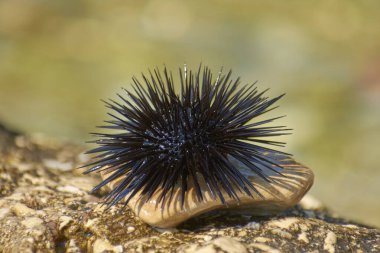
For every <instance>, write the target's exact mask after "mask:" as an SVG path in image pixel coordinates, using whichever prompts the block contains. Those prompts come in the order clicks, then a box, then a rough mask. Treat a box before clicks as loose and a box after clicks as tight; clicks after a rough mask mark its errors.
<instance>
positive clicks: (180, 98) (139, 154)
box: [85, 67, 288, 207]
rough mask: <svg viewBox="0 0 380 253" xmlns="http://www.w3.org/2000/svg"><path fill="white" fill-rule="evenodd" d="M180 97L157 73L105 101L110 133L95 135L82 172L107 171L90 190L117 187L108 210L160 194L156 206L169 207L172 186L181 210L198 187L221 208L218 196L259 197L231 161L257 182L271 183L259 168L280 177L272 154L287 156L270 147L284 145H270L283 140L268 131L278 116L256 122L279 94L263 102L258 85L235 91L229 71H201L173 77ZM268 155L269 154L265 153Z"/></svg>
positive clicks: (275, 130)
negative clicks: (92, 156)
mask: <svg viewBox="0 0 380 253" xmlns="http://www.w3.org/2000/svg"><path fill="white" fill-rule="evenodd" d="M179 79H180V89H181V91H180V94H177V93H176V92H175V84H174V83H175V82H174V79H173V76H172V74H171V72H168V70H167V69H166V68H164V70H163V72H161V71H159V70H158V69H155V70H154V71H153V72H151V71H149V75H144V74H143V75H142V82H141V81H140V80H138V79H137V78H133V85H132V89H133V91H128V90H124V91H125V94H124V95H120V94H118V97H119V98H120V101H119V102H118V101H115V100H112V99H110V100H109V101H104V102H105V104H106V106H107V107H108V108H109V109H110V110H111V111H112V113H108V114H109V115H110V116H111V118H112V119H111V120H109V121H105V122H106V123H107V125H105V126H101V128H106V129H112V130H114V131H115V130H116V131H115V132H113V133H94V135H96V136H98V137H99V139H98V140H96V141H94V143H96V144H97V145H98V147H96V148H94V149H92V150H90V151H88V153H96V154H97V156H96V157H95V161H94V162H92V163H90V164H87V165H86V166H85V167H88V169H87V170H86V171H85V173H90V172H99V171H101V172H102V173H107V174H108V175H109V176H108V177H107V178H106V179H105V180H104V181H103V182H101V183H100V184H99V185H97V186H96V187H95V188H94V189H93V191H96V190H98V189H100V188H101V187H103V186H105V185H107V184H108V183H110V182H114V181H116V180H118V184H117V185H116V186H115V187H114V188H113V189H112V190H111V191H110V193H109V194H108V195H107V197H106V198H105V204H107V205H108V206H112V205H114V204H116V203H117V202H119V201H121V200H123V199H124V200H125V202H124V203H125V205H127V204H128V202H129V201H130V200H131V199H132V198H133V197H134V196H140V198H141V199H142V200H144V201H148V200H149V199H151V198H152V196H153V194H155V193H157V192H158V191H159V190H160V191H159V192H160V194H159V197H158V199H157V200H158V203H161V204H162V207H163V206H164V203H166V202H167V201H168V203H170V202H171V200H172V197H173V192H174V190H175V188H176V187H179V188H180V192H181V196H180V202H181V206H183V204H184V201H185V195H186V192H188V190H189V189H190V188H194V190H195V192H196V197H197V198H198V201H201V200H202V199H203V198H204V193H203V192H202V187H201V185H204V186H205V187H206V189H207V190H208V192H209V193H210V194H211V196H212V197H213V198H214V199H219V200H220V201H221V202H222V203H225V199H224V197H223V192H225V193H227V195H228V196H229V197H231V198H233V199H235V200H236V201H237V202H238V201H239V197H238V194H237V193H238V192H244V193H245V194H246V195H248V196H253V195H254V194H256V195H259V196H260V193H259V191H258V190H257V189H256V188H255V185H254V184H252V183H251V181H250V180H248V178H247V176H246V175H245V174H244V173H242V172H241V170H240V169H239V168H238V167H237V166H236V163H234V162H233V161H235V162H236V161H238V162H239V163H240V164H243V165H244V166H246V167H247V168H249V169H250V170H251V171H252V172H253V173H254V174H255V175H256V176H257V177H260V178H262V179H263V180H265V181H267V182H268V183H275V182H274V180H273V179H271V177H269V176H268V175H267V174H266V173H264V172H263V168H266V169H267V170H270V171H273V173H275V174H277V175H280V174H281V172H280V171H281V170H279V169H278V168H281V165H280V163H279V162H278V161H277V160H276V155H279V156H281V157H284V155H285V156H288V154H286V153H283V152H280V151H276V150H274V149H272V148H271V147H270V146H283V145H284V143H282V142H277V141H273V140H268V139H266V137H274V136H279V135H283V134H287V130H288V129H286V128H285V127H284V126H267V124H268V123H270V122H272V121H274V120H276V119H278V118H280V117H277V118H269V119H260V120H258V117H259V116H261V115H262V114H264V113H266V112H268V111H270V110H272V109H274V108H276V107H273V104H274V103H275V102H276V101H278V100H279V99H280V98H281V97H282V96H283V95H281V96H278V97H275V98H271V99H270V98H268V97H266V96H265V92H266V91H263V92H259V91H258V90H257V87H256V84H255V83H253V84H250V85H245V86H240V85H239V83H240V81H239V78H238V79H236V80H233V79H232V78H231V71H229V72H228V73H227V74H226V75H224V74H222V72H219V74H218V75H217V76H216V78H213V76H212V74H211V71H210V70H209V68H207V67H199V69H198V70H197V71H196V72H195V73H194V72H192V71H187V70H186V67H185V68H184V70H181V69H180V71H179ZM268 153H272V154H274V155H272V156H267V155H265V154H268Z"/></svg>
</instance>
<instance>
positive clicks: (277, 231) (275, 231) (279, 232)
mask: <svg viewBox="0 0 380 253" xmlns="http://www.w3.org/2000/svg"><path fill="white" fill-rule="evenodd" d="M271 232H272V234H274V235H278V236H280V237H282V238H286V239H292V234H291V233H289V232H286V231H284V230H281V229H279V228H275V229H272V231H271Z"/></svg>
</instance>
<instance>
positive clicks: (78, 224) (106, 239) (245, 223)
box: [0, 125, 380, 252]
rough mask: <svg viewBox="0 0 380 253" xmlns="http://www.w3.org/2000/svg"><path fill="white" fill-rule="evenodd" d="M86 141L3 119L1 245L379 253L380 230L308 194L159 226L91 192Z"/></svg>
mask: <svg viewBox="0 0 380 253" xmlns="http://www.w3.org/2000/svg"><path fill="white" fill-rule="evenodd" d="M83 150H84V148H83V147H82V146H78V145H74V144H70V143H62V142H60V141H57V140H54V139H49V138H46V137H43V136H24V135H21V134H19V133H16V132H12V131H9V130H7V129H6V128H4V127H3V126H1V125H0V252H305V251H308V252H321V251H322V252H353V251H354V252H380V230H378V229H375V228H370V227H367V226H364V225H361V224H356V223H354V222H350V221H347V220H344V219H341V218H339V217H337V216H336V215H334V214H332V213H330V212H329V211H328V210H327V209H325V208H324V207H323V206H322V205H321V204H320V203H319V202H318V201H317V200H315V199H313V198H311V197H309V196H306V198H304V199H303V201H301V203H300V204H299V205H297V206H296V207H295V208H293V209H290V210H288V211H286V212H283V213H281V214H279V215H277V216H273V217H268V218H258V217H252V216H249V215H248V216H247V215H245V216H242V215H229V214H227V213H222V212H214V213H211V214H208V215H203V216H200V217H197V218H193V219H191V220H189V221H187V222H185V223H184V224H182V225H181V226H180V227H178V228H176V229H170V230H165V229H155V228H152V227H150V226H148V225H146V224H144V223H143V222H141V221H140V220H139V219H138V218H136V217H135V216H134V214H133V213H132V212H131V211H130V210H129V209H127V208H123V206H122V205H118V206H115V207H112V208H110V209H108V210H106V209H105V208H104V207H101V206H100V205H99V203H100V202H101V198H102V196H104V194H105V192H99V193H96V194H89V191H90V190H91V188H92V187H93V186H94V185H96V184H97V183H99V181H100V177H98V176H97V175H82V174H81V170H79V169H76V168H77V167H79V166H80V165H81V164H83V163H85V162H86V160H87V159H88V158H87V157H86V156H84V155H83V154H82V151H83Z"/></svg>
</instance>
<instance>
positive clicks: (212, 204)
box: [100, 157, 314, 228]
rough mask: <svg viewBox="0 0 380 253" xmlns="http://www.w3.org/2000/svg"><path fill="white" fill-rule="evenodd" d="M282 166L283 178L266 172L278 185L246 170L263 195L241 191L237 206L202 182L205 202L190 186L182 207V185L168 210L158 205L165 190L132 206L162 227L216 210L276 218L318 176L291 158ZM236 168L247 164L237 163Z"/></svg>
mask: <svg viewBox="0 0 380 253" xmlns="http://www.w3.org/2000/svg"><path fill="white" fill-rule="evenodd" d="M235 163H236V162H235ZM281 165H282V167H283V169H282V170H281V174H282V175H283V176H279V175H278V174H275V173H273V172H272V171H270V170H268V169H267V171H263V173H265V174H266V173H268V174H269V173H272V175H271V178H272V179H276V182H277V183H276V184H269V183H268V182H266V181H264V180H263V179H261V178H260V177H258V176H257V175H254V174H252V173H253V172H252V171H251V170H249V169H247V168H245V167H242V168H241V169H242V170H243V171H244V174H246V175H247V177H248V179H249V180H250V181H251V183H252V184H253V185H254V186H255V187H256V189H257V191H258V192H260V195H261V196H260V195H258V194H256V195H255V194H254V196H253V197H250V196H248V195H246V194H245V193H243V192H237V195H238V196H239V199H240V203H237V202H236V200H235V199H233V198H232V197H230V196H229V195H228V194H227V193H226V192H225V191H222V193H223V196H224V199H225V202H226V205H224V204H223V203H222V202H221V201H220V200H219V199H216V200H215V199H214V198H213V197H212V196H211V194H210V193H209V191H208V189H207V186H206V184H205V183H203V184H202V183H201V188H202V191H203V196H204V199H203V200H198V198H197V197H196V192H195V190H194V188H191V186H189V188H190V189H189V190H188V192H187V193H186V195H185V204H184V206H183V208H182V207H181V204H180V203H181V201H180V196H181V189H180V187H179V186H178V187H177V189H175V190H174V194H173V201H172V202H170V203H165V208H164V209H161V205H157V202H158V200H157V199H158V198H159V196H160V194H161V191H157V192H156V193H154V194H153V196H152V198H151V199H150V200H149V201H147V202H145V201H144V199H142V198H140V196H139V194H136V196H135V197H133V198H132V199H131V200H130V201H129V203H128V206H129V207H130V208H131V209H132V210H133V211H134V212H135V214H136V215H137V216H138V217H139V218H140V219H142V220H143V221H144V222H146V223H148V224H150V225H152V226H155V227H160V228H170V227H175V226H177V225H178V224H180V223H182V222H184V221H186V220H188V219H190V218H192V217H196V216H198V215H200V214H202V213H207V212H210V211H214V210H226V211H228V212H229V213H239V214H249V215H256V216H267V215H273V214H276V213H279V212H281V211H284V210H286V209H288V208H290V207H292V206H294V205H296V204H297V203H298V202H299V201H300V200H301V198H302V197H303V196H304V195H305V194H306V192H307V191H308V190H309V189H310V187H311V186H312V184H313V180H314V174H313V172H312V171H311V169H309V168H307V167H305V166H303V165H301V164H299V163H297V162H295V161H294V160H292V159H291V158H288V157H285V158H282V160H281ZM236 166H243V165H241V164H238V163H237V164H236ZM100 174H101V176H102V178H103V180H105V179H106V178H107V177H109V176H110V175H111V174H110V173H107V171H103V172H101V173H100ZM121 180H122V178H121V179H119V180H115V181H113V182H110V183H109V184H108V186H109V187H110V189H111V190H112V189H114V188H115V187H117V186H118V185H119V183H121ZM201 182H202V181H201ZM126 198H128V196H127V197H126Z"/></svg>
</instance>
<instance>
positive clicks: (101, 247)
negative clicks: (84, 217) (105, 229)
mask: <svg viewBox="0 0 380 253" xmlns="http://www.w3.org/2000/svg"><path fill="white" fill-rule="evenodd" d="M92 250H93V253H106V252H115V253H119V252H123V246H121V245H118V246H113V245H112V244H111V243H110V242H109V241H108V240H104V239H97V240H96V241H95V243H94V246H93V249H92Z"/></svg>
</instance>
